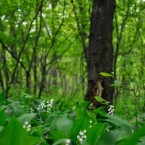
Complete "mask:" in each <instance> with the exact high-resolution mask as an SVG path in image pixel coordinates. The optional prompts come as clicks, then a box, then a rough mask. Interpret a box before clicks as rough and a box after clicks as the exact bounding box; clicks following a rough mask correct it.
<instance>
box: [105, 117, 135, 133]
mask: <svg viewBox="0 0 145 145" xmlns="http://www.w3.org/2000/svg"><path fill="white" fill-rule="evenodd" d="M104 120H105V121H107V122H110V123H111V124H113V125H115V126H116V127H119V128H120V129H121V130H122V131H124V133H125V134H126V135H129V134H131V133H132V130H133V127H132V126H131V125H130V124H129V123H128V122H127V121H125V120H123V119H121V118H120V117H118V116H116V115H107V119H104Z"/></svg>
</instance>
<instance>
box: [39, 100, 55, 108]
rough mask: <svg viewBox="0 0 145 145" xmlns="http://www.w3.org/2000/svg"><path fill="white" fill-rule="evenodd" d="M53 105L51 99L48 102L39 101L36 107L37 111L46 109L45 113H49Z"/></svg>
mask: <svg viewBox="0 0 145 145" xmlns="http://www.w3.org/2000/svg"><path fill="white" fill-rule="evenodd" d="M53 104H54V100H53V99H51V100H50V101H41V102H40V104H39V106H38V110H41V109H46V110H47V111H50V110H51V109H52V107H53Z"/></svg>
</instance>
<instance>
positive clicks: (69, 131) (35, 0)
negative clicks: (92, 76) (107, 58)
mask: <svg viewBox="0 0 145 145" xmlns="http://www.w3.org/2000/svg"><path fill="white" fill-rule="evenodd" d="M91 7H92V1H90V0H79V1H78V0H13V1H12V0H0V8H1V11H0V62H1V63H0V144H4V145H11V144H13V145H25V144H27V145H29V144H30V145H33V144H37V145H39V144H40V145H43V144H44V145H47V144H50V145H52V144H53V145H57V144H66V145H69V144H72V145H73V144H74V145H75V144H76V145H79V144H83V145H108V143H109V144H110V145H116V144H118V145H129V144H131V145H136V144H138V145H144V144H145V134H144V130H145V126H144V124H143V121H144V114H143V112H144V110H145V83H144V82H145V49H144V46H145V42H144V39H145V38H144V37H145V31H144V30H145V25H144V21H145V19H144V15H145V10H144V9H145V1H144V0H117V6H116V12H115V15H114V22H113V26H114V33H113V43H114V72H112V74H107V73H106V72H100V75H102V76H104V77H113V78H114V83H113V84H112V85H111V87H114V89H115V94H114V107H115V115H113V110H114V108H113V106H110V107H111V108H110V110H108V111H109V114H107V113H106V112H104V111H103V109H102V108H98V109H93V110H87V109H86V108H87V106H88V103H87V102H84V101H83V97H84V95H85V92H86V86H87V84H86V82H87V81H86V78H87V72H86V58H85V49H86V48H88V43H89V42H88V38H89V27H90V14H91V9H92V8H91ZM28 94H29V95H28ZM107 103H108V102H107ZM90 105H91V104H90ZM109 105H111V104H109ZM74 106H75V107H74ZM110 111H111V112H110ZM120 117H121V118H123V119H121V118H120ZM125 120H128V121H129V123H128V122H127V121H125ZM26 141H27V142H26Z"/></svg>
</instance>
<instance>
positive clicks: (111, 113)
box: [108, 105, 114, 115]
mask: <svg viewBox="0 0 145 145" xmlns="http://www.w3.org/2000/svg"><path fill="white" fill-rule="evenodd" d="M113 112H114V106H113V105H110V107H109V109H108V115H113Z"/></svg>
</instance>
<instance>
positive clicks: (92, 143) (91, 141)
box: [87, 123, 107, 145]
mask: <svg viewBox="0 0 145 145" xmlns="http://www.w3.org/2000/svg"><path fill="white" fill-rule="evenodd" d="M106 126H107V123H97V124H96V125H94V126H93V127H92V128H90V130H89V131H88V134H87V145H97V144H98V141H99V139H100V137H101V136H102V134H103V133H104V131H105V128H106Z"/></svg>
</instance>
